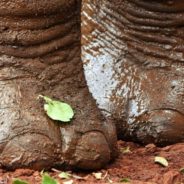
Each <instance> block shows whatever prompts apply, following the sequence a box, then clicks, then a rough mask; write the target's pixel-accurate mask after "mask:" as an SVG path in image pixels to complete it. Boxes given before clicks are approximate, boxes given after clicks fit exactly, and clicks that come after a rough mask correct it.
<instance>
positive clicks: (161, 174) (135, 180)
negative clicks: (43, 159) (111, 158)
mask: <svg viewBox="0 0 184 184" xmlns="http://www.w3.org/2000/svg"><path fill="white" fill-rule="evenodd" d="M118 146H119V152H120V154H119V158H118V159H116V161H115V162H113V163H111V164H110V165H108V166H107V167H106V168H105V169H103V170H100V171H97V172H95V173H84V172H75V173H72V172H70V171H69V173H70V174H71V178H70V179H68V180H64V179H61V178H59V176H58V175H59V174H60V172H61V171H59V170H56V169H54V168H53V169H52V170H51V171H50V172H49V174H50V175H51V176H52V177H54V178H55V179H57V180H58V181H59V182H60V184H92V183H95V184H106V183H107V184H108V183H109V184H110V183H114V184H118V183H128V184H184V173H182V168H184V143H179V144H175V145H171V146H167V147H163V148H158V147H156V146H155V145H152V144H149V145H147V146H145V147H143V146H140V145H138V144H135V143H131V142H123V141H119V142H118ZM155 156H161V157H164V158H166V159H167V161H168V163H169V166H168V167H163V166H162V165H159V164H156V163H154V158H155ZM95 175H96V177H99V179H97V178H96V177H95ZM12 178H21V179H23V180H26V181H28V182H29V183H30V184H39V183H41V174H40V172H38V171H33V170H28V169H25V170H24V169H18V170H16V171H14V172H6V171H4V170H0V184H11V183H12Z"/></svg>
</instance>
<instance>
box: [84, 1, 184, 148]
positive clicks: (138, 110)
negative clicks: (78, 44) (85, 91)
mask: <svg viewBox="0 0 184 184" xmlns="http://www.w3.org/2000/svg"><path fill="white" fill-rule="evenodd" d="M183 16H184V5H183V3H182V1H180V0H178V1H173V3H172V4H171V3H168V1H162V2H158V1H151V2H148V1H147V2H146V1H144V0H120V1H116V2H115V1H113V2H112V1H109V0H101V1H92V0H85V1H84V2H83V13H82V20H83V21H82V22H83V24H82V57H83V61H84V69H85V76H86V79H87V83H88V86H89V88H90V91H91V93H92V94H93V96H94V98H95V99H96V100H97V103H98V104H99V107H100V108H101V109H102V111H103V112H104V114H105V115H106V116H112V117H113V118H114V121H115V123H116V127H117V132H118V136H119V138H123V139H131V140H134V141H138V142H141V143H144V144H147V143H150V142H151V143H156V144H160V145H165V144H171V143H175V142H179V141H184V101H183V95H184V80H183V77H184V64H183V61H184V56H183V43H184V38H183V27H184V23H183ZM104 79H105V80H104ZM94 81H95V82H94Z"/></svg>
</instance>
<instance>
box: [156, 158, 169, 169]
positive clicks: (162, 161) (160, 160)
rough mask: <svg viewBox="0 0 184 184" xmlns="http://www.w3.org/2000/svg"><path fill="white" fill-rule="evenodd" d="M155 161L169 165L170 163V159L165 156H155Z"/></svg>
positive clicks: (165, 165)
mask: <svg viewBox="0 0 184 184" xmlns="http://www.w3.org/2000/svg"><path fill="white" fill-rule="evenodd" d="M155 163H159V164H160V165H162V166H164V167H167V166H168V165H169V163H168V161H167V160H166V159H165V158H164V157H155Z"/></svg>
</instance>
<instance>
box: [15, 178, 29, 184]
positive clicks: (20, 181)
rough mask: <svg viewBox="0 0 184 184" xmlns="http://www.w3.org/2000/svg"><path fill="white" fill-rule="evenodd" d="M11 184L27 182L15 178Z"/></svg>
mask: <svg viewBox="0 0 184 184" xmlns="http://www.w3.org/2000/svg"><path fill="white" fill-rule="evenodd" d="M13 184H28V182H26V181H23V180H20V179H18V178H15V179H13Z"/></svg>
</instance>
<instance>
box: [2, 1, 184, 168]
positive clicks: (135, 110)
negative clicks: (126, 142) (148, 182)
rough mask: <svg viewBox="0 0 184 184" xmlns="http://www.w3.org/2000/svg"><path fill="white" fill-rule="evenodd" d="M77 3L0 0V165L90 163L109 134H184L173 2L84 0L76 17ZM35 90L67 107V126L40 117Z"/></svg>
mask: <svg viewBox="0 0 184 184" xmlns="http://www.w3.org/2000/svg"><path fill="white" fill-rule="evenodd" d="M80 2H81V1H79V0H52V1H50V0H32V1H23V0H4V1H0V31H1V33H0V54H1V55H0V98H1V101H0V120H1V121H0V132H1V134H0V166H1V167H2V168H6V169H16V168H20V167H24V168H25V167H27V168H32V169H43V168H50V167H59V168H79V169H99V168H102V167H104V166H105V165H106V164H108V163H109V162H110V161H111V160H113V159H114V158H115V157H116V155H117V154H116V153H117V151H116V150H117V149H116V141H117V134H118V136H119V137H120V138H124V139H131V140H135V141H139V142H141V143H144V144H146V143H150V142H152V143H157V144H162V145H163V144H164V145H165V144H170V143H174V142H178V141H183V139H184V123H183V122H184V116H183V114H184V105H183V103H184V102H183V94H184V83H183V75H184V67H183V60H184V58H183V54H182V48H183V47H182V43H183V38H182V30H183V29H182V26H183V20H182V16H183V12H184V11H183V9H184V8H182V7H183V6H181V5H182V3H181V1H180V0H178V1H176V3H174V4H171V5H170V4H169V5H168V4H167V3H165V2H166V1H163V3H160V2H158V1H151V3H147V2H146V1H142V0H120V1H110V0H99V1H96V0H83V1H82V18H81V19H80V12H81V3H80ZM81 20H82V31H81ZM81 33H82V35H81ZM81 37H82V53H81ZM81 56H82V61H83V66H84V73H85V76H86V80H87V84H88V86H89V89H90V92H91V93H92V95H93V97H94V99H95V100H96V102H97V104H98V105H99V108H100V109H101V110H102V112H103V114H104V115H105V116H102V115H101V113H100V112H99V111H98V109H97V106H96V103H95V100H93V98H92V96H91V94H90V93H89V92H88V88H87V85H86V82H85V78H84V75H83V66H82V61H81ZM39 94H42V95H47V96H49V97H53V98H55V99H59V100H63V101H66V102H67V103H69V104H71V105H72V107H73V108H74V109H75V117H74V119H73V120H72V122H71V124H59V123H58V122H54V121H52V120H51V119H49V118H48V117H47V116H46V114H45V112H44V110H43V102H42V101H38V100H36V98H37V96H38V95H39ZM115 125H116V128H115ZM116 129H117V134H116Z"/></svg>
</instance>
